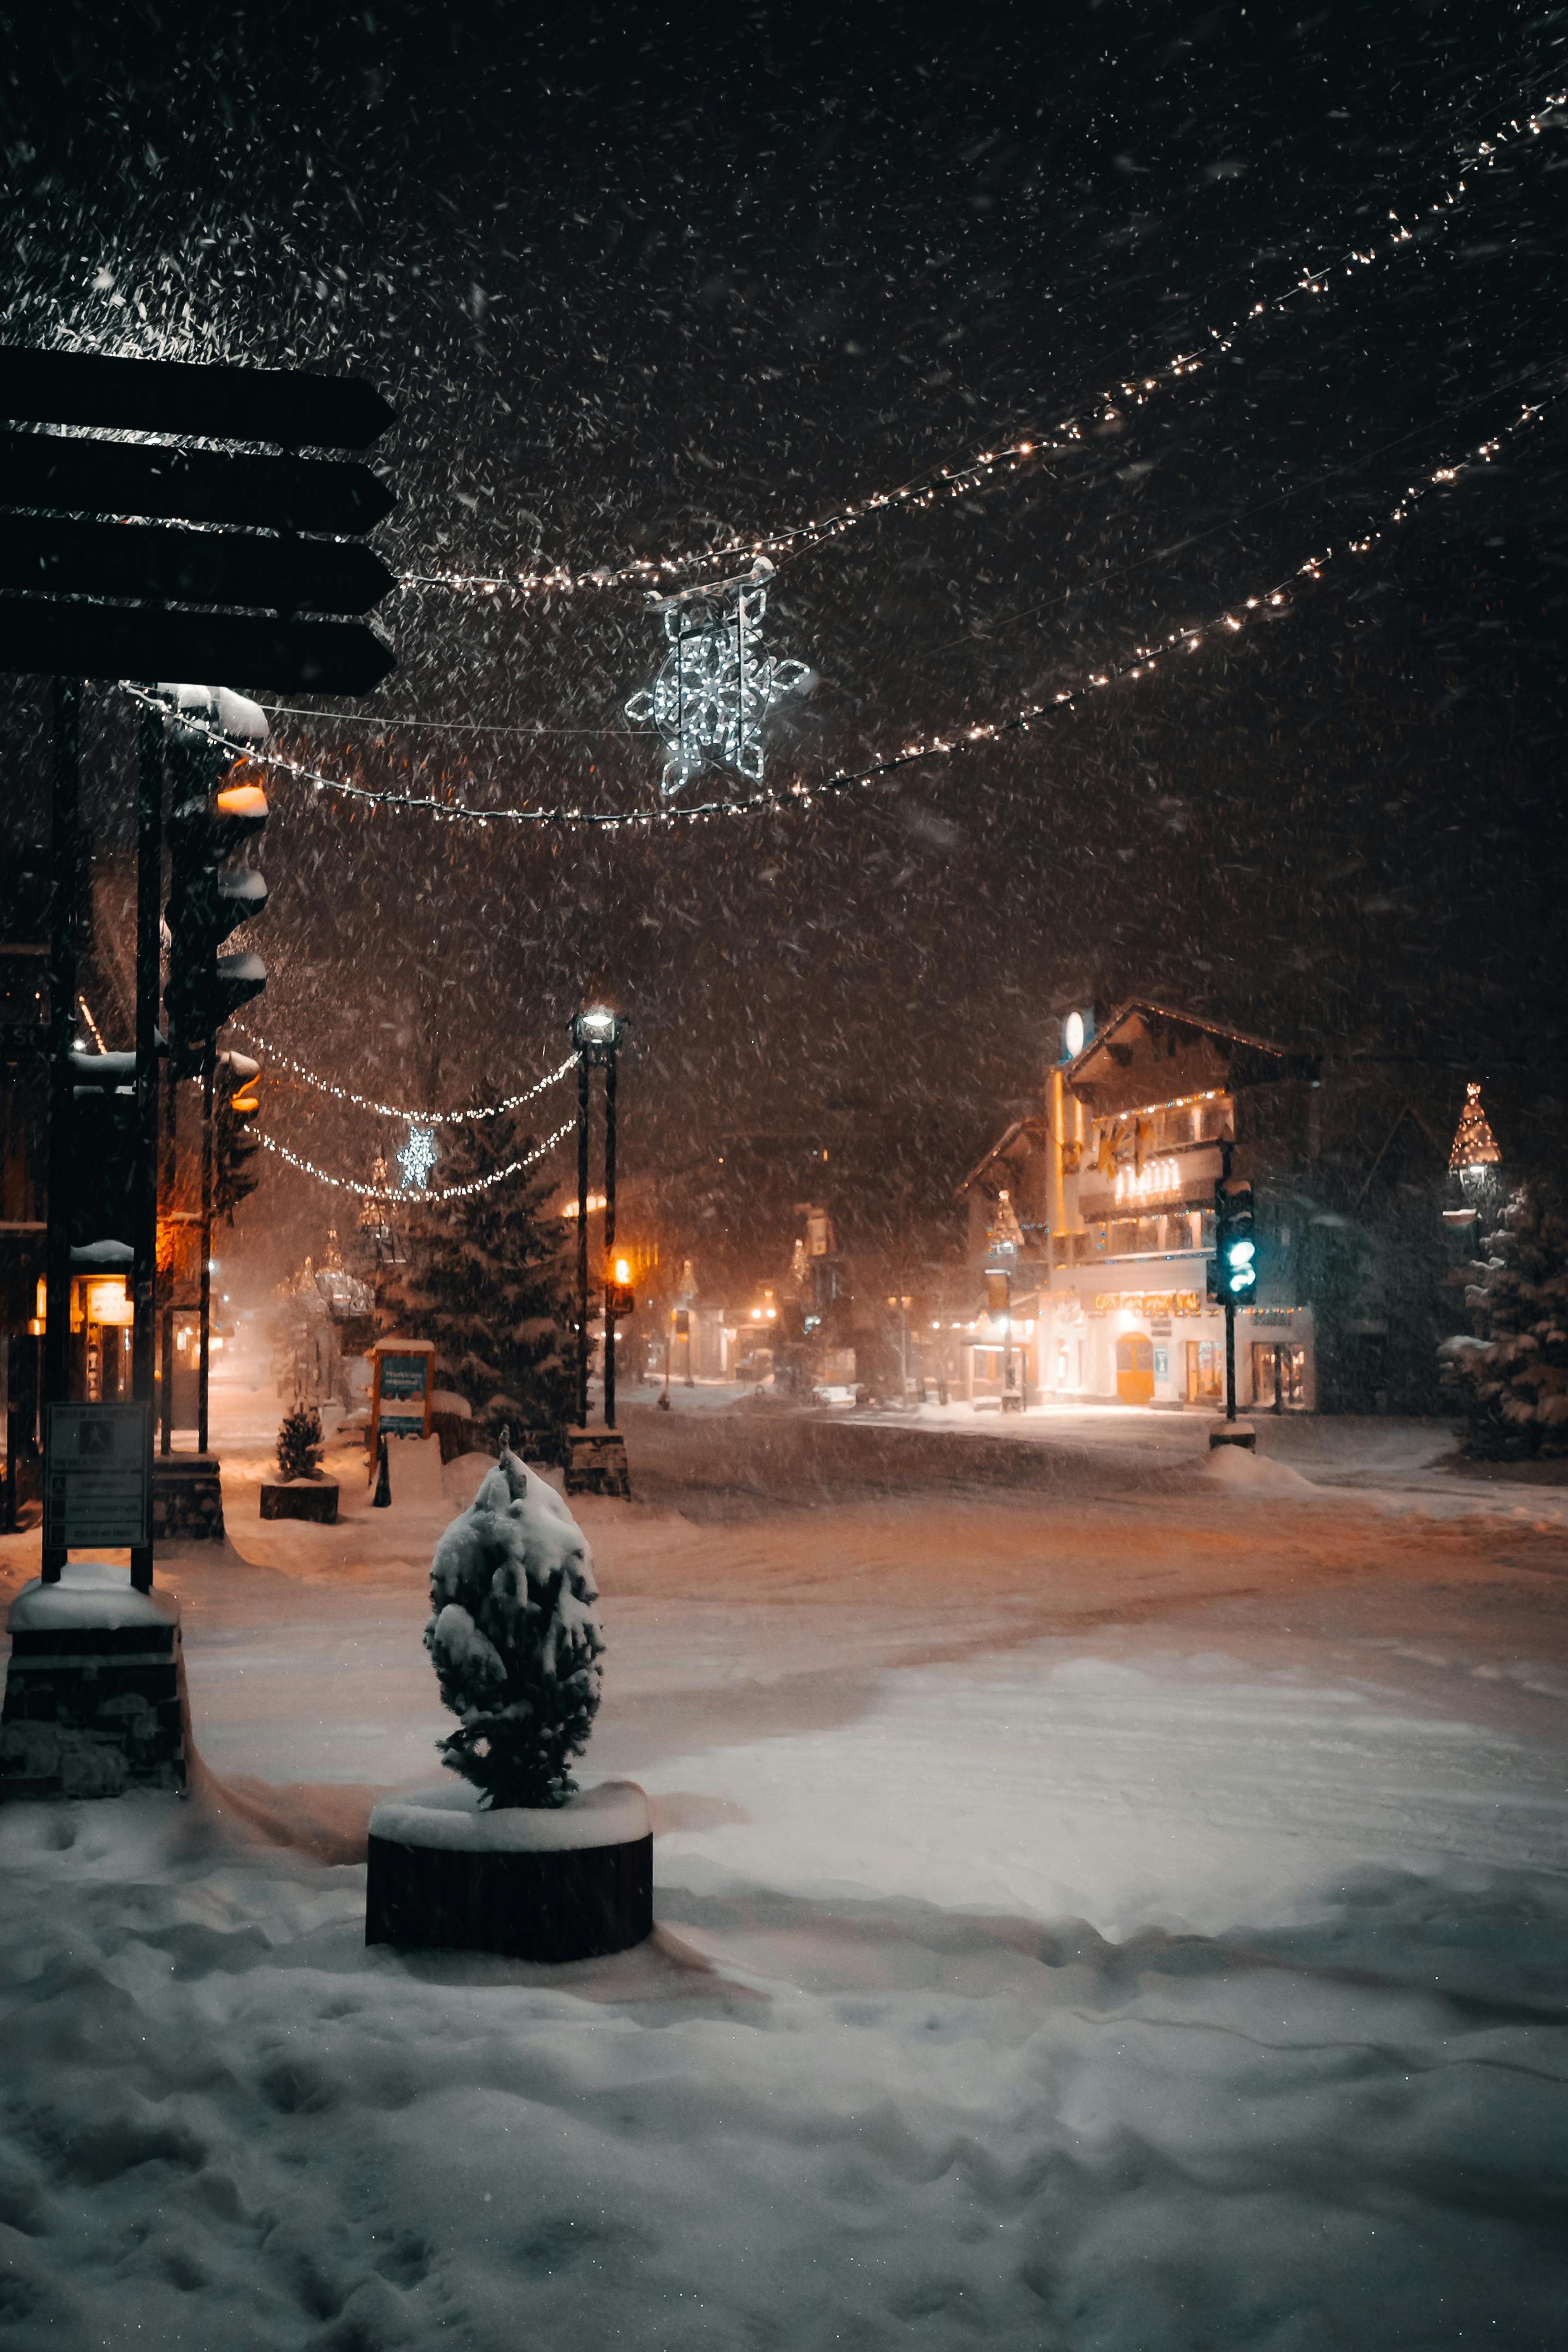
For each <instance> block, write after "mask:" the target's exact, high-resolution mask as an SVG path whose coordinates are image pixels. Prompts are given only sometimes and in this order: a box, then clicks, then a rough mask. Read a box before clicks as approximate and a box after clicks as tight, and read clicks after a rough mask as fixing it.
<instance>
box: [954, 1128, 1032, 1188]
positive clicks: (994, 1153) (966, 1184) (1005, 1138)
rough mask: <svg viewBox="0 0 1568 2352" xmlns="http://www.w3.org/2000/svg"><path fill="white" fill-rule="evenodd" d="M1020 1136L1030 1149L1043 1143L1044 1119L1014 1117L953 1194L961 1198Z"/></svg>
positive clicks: (1005, 1155) (1006, 1152) (1002, 1158)
mask: <svg viewBox="0 0 1568 2352" xmlns="http://www.w3.org/2000/svg"><path fill="white" fill-rule="evenodd" d="M1020 1137H1022V1138H1023V1139H1025V1140H1026V1141H1027V1142H1028V1144H1029V1146H1030V1150H1033V1148H1034V1146H1035V1145H1036V1144H1037V1143H1045V1142H1046V1141H1048V1140H1049V1131H1048V1129H1047V1128H1046V1124H1045V1121H1044V1119H1043V1118H1015V1119H1014V1121H1013V1123H1012V1125H1011V1126H1010V1127H1009V1128H1005V1129H1003V1131H1002V1133H1001V1134H1000V1135H999V1136H998V1138H997V1139H996V1141H995V1143H993V1144H992V1145H990V1147H989V1148H988V1150H986V1151H985V1153H984V1154H983V1155H982V1156H981V1158H979V1159H978V1160H976V1162H975V1164H974V1166H973V1167H972V1168H971V1169H970V1171H969V1172H968V1174H967V1176H966V1177H965V1178H964V1180H963V1181H962V1183H960V1184H957V1185H955V1187H954V1192H955V1195H956V1197H959V1198H961V1197H962V1196H963V1194H964V1193H966V1192H968V1191H969V1190H970V1188H971V1187H972V1186H973V1185H976V1184H977V1183H978V1182H979V1181H980V1180H981V1178H982V1177H983V1176H984V1175H985V1174H986V1172H987V1171H988V1169H989V1168H991V1167H992V1166H993V1165H994V1163H995V1162H996V1161H997V1160H1005V1159H1006V1158H1007V1156H1008V1154H1009V1151H1010V1150H1012V1148H1013V1146H1014V1144H1015V1143H1017V1142H1018V1141H1019V1138H1020Z"/></svg>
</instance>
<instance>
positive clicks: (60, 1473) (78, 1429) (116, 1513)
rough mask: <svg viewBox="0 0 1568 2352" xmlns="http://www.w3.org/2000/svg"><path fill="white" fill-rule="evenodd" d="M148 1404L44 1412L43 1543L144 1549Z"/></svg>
mask: <svg viewBox="0 0 1568 2352" xmlns="http://www.w3.org/2000/svg"><path fill="white" fill-rule="evenodd" d="M151 1541H152V1406H151V1405H150V1404H52V1405H50V1406H49V1407H48V1410H47V1415H46V1429H45V1455H44V1543H45V1546H46V1548H47V1547H49V1546H51V1545H57V1546H60V1547H61V1548H63V1549H68V1550H69V1549H84V1548H85V1547H87V1546H89V1545H101V1546H110V1545H114V1546H118V1545H123V1544H132V1545H135V1544H146V1543H151Z"/></svg>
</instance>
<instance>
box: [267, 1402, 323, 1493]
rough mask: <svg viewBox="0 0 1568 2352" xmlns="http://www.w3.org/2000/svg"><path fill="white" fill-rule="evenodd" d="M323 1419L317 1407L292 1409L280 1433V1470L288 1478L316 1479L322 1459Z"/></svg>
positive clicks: (278, 1452) (299, 1406)
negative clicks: (317, 1467)
mask: <svg viewBox="0 0 1568 2352" xmlns="http://www.w3.org/2000/svg"><path fill="white" fill-rule="evenodd" d="M321 1445H322V1437H321V1416H320V1414H319V1412H317V1410H316V1408H315V1406H314V1405H313V1404H305V1403H303V1402H301V1403H299V1404H294V1405H290V1406H289V1408H288V1411H287V1412H286V1413H285V1414H284V1416H283V1426H282V1427H281V1428H280V1429H279V1431H278V1433H277V1466H278V1469H279V1470H280V1471H281V1472H282V1474H283V1475H284V1477H285V1478H314V1476H315V1475H316V1465H317V1464H318V1463H319V1461H320V1458H321Z"/></svg>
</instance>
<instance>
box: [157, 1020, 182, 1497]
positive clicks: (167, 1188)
mask: <svg viewBox="0 0 1568 2352" xmlns="http://www.w3.org/2000/svg"><path fill="white" fill-rule="evenodd" d="M166 1068H167V1087H168V1095H167V1099H166V1101H165V1103H164V1106H163V1114H164V1128H163V1181H162V1194H163V1201H164V1205H165V1207H166V1208H168V1209H169V1210H170V1211H171V1213H172V1210H173V1206H174V1183H175V1177H176V1173H177V1171H176V1166H175V1158H174V1154H175V1151H176V1149H177V1145H178V1133H179V1120H180V1100H179V1091H178V1088H177V1087H176V1085H175V1081H174V1071H173V1059H172V1055H171V1056H170V1059H169V1062H168V1064H167V1065H166ZM170 1230H171V1232H172V1227H171V1228H170ZM159 1324H160V1327H161V1330H162V1339H161V1340H160V1343H159V1350H158V1352H159V1357H160V1359H161V1360H162V1367H163V1382H162V1394H161V1397H160V1400H159V1404H160V1412H159V1420H160V1424H161V1426H160V1430H159V1436H158V1451H159V1453H160V1454H172V1452H173V1450H174V1284H173V1279H172V1276H171V1279H170V1282H169V1286H168V1289H167V1290H166V1291H165V1293H164V1296H163V1312H162V1315H161V1316H160V1318H159Z"/></svg>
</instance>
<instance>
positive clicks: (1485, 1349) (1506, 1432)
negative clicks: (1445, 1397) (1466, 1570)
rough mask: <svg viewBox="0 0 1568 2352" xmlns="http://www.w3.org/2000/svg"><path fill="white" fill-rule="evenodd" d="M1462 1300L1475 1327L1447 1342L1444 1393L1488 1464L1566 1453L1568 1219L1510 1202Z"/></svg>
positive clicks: (1521, 1197)
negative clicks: (1457, 1409)
mask: <svg viewBox="0 0 1568 2352" xmlns="http://www.w3.org/2000/svg"><path fill="white" fill-rule="evenodd" d="M1482 1247H1483V1249H1484V1250H1485V1251H1486V1257H1485V1259H1484V1260H1482V1261H1478V1263H1477V1264H1476V1265H1475V1266H1474V1267H1473V1268H1472V1272H1473V1273H1474V1275H1475V1277H1476V1278H1475V1280H1474V1281H1473V1282H1471V1283H1470V1284H1469V1286H1468V1287H1467V1289H1466V1291H1465V1303H1466V1305H1467V1306H1468V1307H1469V1309H1470V1312H1471V1318H1472V1322H1473V1325H1474V1328H1473V1329H1472V1330H1471V1331H1470V1332H1469V1333H1468V1334H1466V1333H1460V1334H1459V1336H1458V1338H1456V1339H1448V1340H1445V1341H1444V1343H1443V1346H1442V1349H1440V1351H1439V1352H1440V1355H1441V1359H1442V1369H1443V1384H1444V1387H1445V1388H1446V1389H1447V1391H1448V1394H1449V1395H1450V1396H1451V1397H1452V1398H1453V1399H1454V1400H1455V1402H1457V1403H1458V1405H1459V1406H1460V1407H1461V1409H1462V1410H1463V1412H1464V1413H1465V1417H1466V1420H1467V1422H1468V1423H1469V1432H1468V1435H1467V1438H1466V1442H1465V1449H1464V1450H1465V1452H1466V1453H1467V1454H1475V1455H1478V1456H1479V1457H1481V1458H1482V1459H1485V1460H1489V1461H1520V1460H1523V1459H1526V1458H1528V1457H1529V1456H1530V1455H1531V1454H1568V1217H1565V1216H1564V1215H1563V1212H1562V1210H1561V1209H1560V1208H1559V1207H1558V1206H1557V1204H1556V1203H1555V1202H1552V1201H1550V1200H1547V1199H1545V1198H1544V1197H1543V1196H1542V1194H1541V1193H1540V1192H1537V1191H1534V1190H1528V1191H1521V1192H1516V1193H1515V1194H1514V1196H1513V1198H1512V1200H1511V1201H1510V1202H1509V1204H1508V1206H1507V1208H1506V1209H1505V1210H1504V1212H1503V1214H1502V1221H1501V1223H1500V1226H1499V1228H1498V1230H1497V1231H1496V1232H1495V1233H1491V1234H1487V1236H1486V1238H1485V1240H1484V1241H1483V1243H1482Z"/></svg>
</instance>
